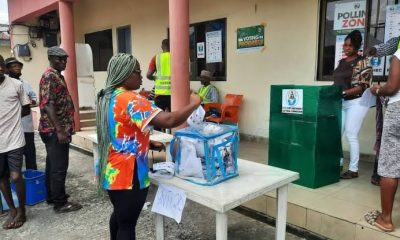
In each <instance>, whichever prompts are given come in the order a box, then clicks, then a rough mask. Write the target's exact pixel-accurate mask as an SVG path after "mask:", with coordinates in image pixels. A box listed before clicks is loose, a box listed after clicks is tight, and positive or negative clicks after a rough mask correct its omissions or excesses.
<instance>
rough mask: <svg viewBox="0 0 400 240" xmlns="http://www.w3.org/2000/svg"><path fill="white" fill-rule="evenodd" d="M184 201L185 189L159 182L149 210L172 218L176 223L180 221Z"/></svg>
mask: <svg viewBox="0 0 400 240" xmlns="http://www.w3.org/2000/svg"><path fill="white" fill-rule="evenodd" d="M185 203H186V193H185V191H183V190H182V189H179V188H176V187H173V186H168V185H164V184H160V185H159V186H158V190H157V194H156V197H155V199H154V203H153V207H152V209H151V211H152V212H155V213H158V214H161V215H164V216H166V217H170V218H173V219H175V221H176V222H177V223H180V222H181V219H182V212H183V209H184V208H185Z"/></svg>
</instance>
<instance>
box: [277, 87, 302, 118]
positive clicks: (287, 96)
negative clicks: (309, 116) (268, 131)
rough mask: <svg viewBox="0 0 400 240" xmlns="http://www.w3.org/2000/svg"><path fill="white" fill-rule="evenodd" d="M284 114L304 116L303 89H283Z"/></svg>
mask: <svg viewBox="0 0 400 240" xmlns="http://www.w3.org/2000/svg"><path fill="white" fill-rule="evenodd" d="M282 113H292V114H303V89H282Z"/></svg>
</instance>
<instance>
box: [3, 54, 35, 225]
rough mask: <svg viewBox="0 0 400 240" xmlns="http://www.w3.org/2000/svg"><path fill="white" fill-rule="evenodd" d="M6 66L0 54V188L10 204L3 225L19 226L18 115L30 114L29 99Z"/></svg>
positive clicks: (20, 133)
mask: <svg viewBox="0 0 400 240" xmlns="http://www.w3.org/2000/svg"><path fill="white" fill-rule="evenodd" d="M5 70H6V66H5V63H4V59H3V57H2V56H1V55H0V116H1V117H0V133H1V137H0V190H1V192H2V193H3V196H4V198H5V200H6V202H7V205H8V206H9V208H10V212H9V215H8V218H7V220H6V221H5V222H4V223H3V228H4V229H12V228H19V227H21V226H22V225H23V224H24V223H25V221H26V215H25V184H24V180H23V179H22V174H21V168H22V161H23V152H24V145H25V139H24V133H23V130H22V127H21V117H22V116H26V115H28V114H30V107H29V104H30V100H29V98H28V96H27V95H26V94H25V91H24V89H23V86H22V83H21V82H20V81H18V80H17V79H14V78H11V77H9V76H7V75H5V74H4V73H5ZM10 178H11V180H12V181H13V182H14V184H15V186H16V192H17V197H18V202H19V206H18V208H16V207H15V205H14V202H13V198H12V195H11V188H10Z"/></svg>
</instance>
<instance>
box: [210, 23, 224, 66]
mask: <svg viewBox="0 0 400 240" xmlns="http://www.w3.org/2000/svg"><path fill="white" fill-rule="evenodd" d="M217 62H222V31H213V32H207V33H206V63H217Z"/></svg>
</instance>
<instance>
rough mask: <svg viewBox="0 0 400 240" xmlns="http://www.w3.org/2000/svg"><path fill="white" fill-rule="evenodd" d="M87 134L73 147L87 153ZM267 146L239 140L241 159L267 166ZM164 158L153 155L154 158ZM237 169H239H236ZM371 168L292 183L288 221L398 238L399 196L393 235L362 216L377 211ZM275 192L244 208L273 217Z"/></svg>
mask: <svg viewBox="0 0 400 240" xmlns="http://www.w3.org/2000/svg"><path fill="white" fill-rule="evenodd" d="M88 133H92V132H80V133H78V134H77V137H75V140H74V141H75V142H76V144H78V145H80V146H82V147H83V148H86V149H88V150H90V148H91V145H90V142H88V141H87V140H85V139H81V137H83V138H85V136H87V134H88ZM267 155H268V151H267V144H265V143H256V142H247V141H241V143H240V154H239V156H240V158H243V159H246V160H251V161H255V162H259V163H263V164H266V163H267V159H268V157H267ZM157 157H163V156H162V154H161V155H160V154H159V153H156V154H155V158H157ZM239 167H240V166H239ZM372 169H373V165H372V163H370V162H360V170H359V174H360V176H359V178H357V179H352V180H341V181H340V182H338V183H336V184H332V185H329V186H325V187H321V188H318V189H310V188H306V187H302V186H299V185H295V184H292V185H290V186H289V194H288V200H289V204H288V222H289V223H290V224H294V225H296V226H299V227H302V228H305V229H307V230H310V231H312V232H314V233H317V234H320V235H322V236H325V237H328V238H331V239H340V240H347V239H349V240H378V239H379V240H389V239H391V240H392V239H393V240H394V239H399V238H400V193H399V194H397V196H396V200H395V206H394V210H393V213H394V224H395V225H397V226H399V228H398V229H397V230H396V231H395V232H393V233H383V232H382V231H380V230H378V229H377V228H375V227H373V226H370V225H369V224H368V223H366V222H365V221H364V219H363V215H364V214H365V213H366V212H367V211H369V210H372V209H378V210H379V209H380V193H379V187H376V186H374V185H372V184H370V175H371V172H372ZM274 197H275V193H274V192H271V193H268V194H267V195H265V196H262V197H260V198H257V199H255V200H253V201H251V202H249V203H247V204H245V206H247V207H250V208H253V209H255V210H257V211H260V212H263V213H265V214H268V215H270V216H275V210H276V204H275V198H274Z"/></svg>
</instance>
